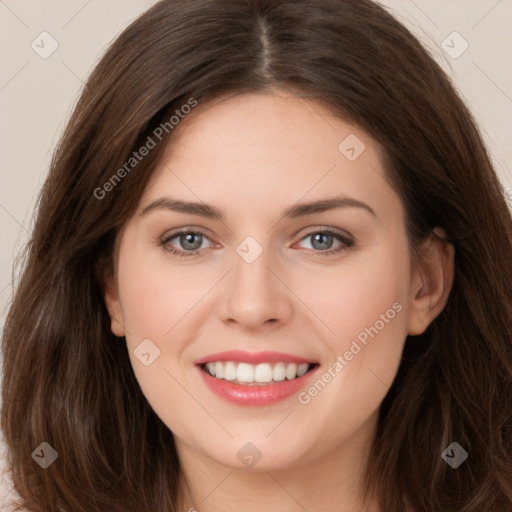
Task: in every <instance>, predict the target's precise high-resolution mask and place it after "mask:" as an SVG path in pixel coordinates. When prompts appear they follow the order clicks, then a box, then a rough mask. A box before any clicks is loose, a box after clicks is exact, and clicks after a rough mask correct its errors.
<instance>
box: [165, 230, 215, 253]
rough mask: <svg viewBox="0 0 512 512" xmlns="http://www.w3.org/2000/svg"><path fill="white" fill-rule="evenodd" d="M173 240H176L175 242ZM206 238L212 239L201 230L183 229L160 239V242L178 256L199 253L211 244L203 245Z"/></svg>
mask: <svg viewBox="0 0 512 512" xmlns="http://www.w3.org/2000/svg"><path fill="white" fill-rule="evenodd" d="M173 240H176V241H175V242H174V243H173V242H172V241H173ZM206 240H208V241H209V240H210V239H209V238H208V237H207V236H206V235H205V234H204V233H202V232H201V231H192V230H182V231H178V232H174V233H171V234H170V235H166V236H165V237H164V238H162V239H161V240H160V244H161V245H162V246H163V247H164V249H165V250H167V251H169V252H171V253H173V254H176V255H178V256H190V255H194V254H198V253H199V251H200V250H201V249H204V248H205V247H208V246H209V245H211V244H206V245H205V246H203V243H204V242H205V241H206ZM176 246H177V247H176Z"/></svg>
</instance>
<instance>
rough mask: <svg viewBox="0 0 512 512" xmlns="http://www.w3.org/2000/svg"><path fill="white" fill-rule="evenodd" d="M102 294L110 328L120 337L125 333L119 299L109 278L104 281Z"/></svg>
mask: <svg viewBox="0 0 512 512" xmlns="http://www.w3.org/2000/svg"><path fill="white" fill-rule="evenodd" d="M103 295H104V299H105V305H106V306H107V310H108V314H109V315H110V329H111V331H112V332H113V333H114V334H115V335H116V336H118V337H122V336H124V335H125V329H124V321H123V311H122V309H121V302H120V301H119V294H118V292H117V290H116V287H115V285H114V283H113V282H112V280H111V279H109V280H108V281H107V282H106V283H105V288H104V294H103Z"/></svg>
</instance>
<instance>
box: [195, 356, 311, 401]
mask: <svg viewBox="0 0 512 512" xmlns="http://www.w3.org/2000/svg"><path fill="white" fill-rule="evenodd" d="M195 364H196V365H197V367H198V368H199V370H200V373H201V377H202V378H203V380H204V382H205V383H206V385H207V386H208V387H209V389H210V390H211V391H213V392H214V393H215V394H216V395H217V396H219V397H221V398H223V399H224V400H227V401H229V402H231V403H234V404H236V405H252V406H255V405H270V404H273V403H276V402H279V401H281V400H284V399H285V398H287V397H289V396H291V395H293V394H295V393H296V392H298V391H299V390H300V389H301V388H302V387H303V386H304V385H305V384H306V381H307V380H309V379H310V378H311V375H312V374H313V373H315V370H316V369H317V367H318V364H317V363H316V362H315V361H313V360H311V359H306V358H302V357H298V356H294V355H291V354H285V353H282V352H270V351H266V352H244V351H239V350H231V351H227V352H220V353H217V354H212V355H210V356H207V357H205V358H202V359H199V360H197V361H195Z"/></svg>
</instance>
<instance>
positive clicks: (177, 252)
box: [159, 228, 354, 258]
mask: <svg viewBox="0 0 512 512" xmlns="http://www.w3.org/2000/svg"><path fill="white" fill-rule="evenodd" d="M318 233H322V234H324V235H332V236H333V237H334V238H336V239H337V240H338V241H340V242H341V243H342V245H340V246H339V247H337V248H336V249H328V250H326V251H316V250H314V249H309V251H311V252H312V253H313V254H314V255H315V256H319V257H321V258H323V257H327V256H330V255H333V254H338V253H341V252H343V251H346V250H347V249H350V248H351V247H353V246H354V241H353V240H350V239H349V238H346V237H344V236H343V235H341V234H340V233H339V232H338V231H335V230H333V229H330V228H324V229H317V230H316V231H311V232H310V233H308V234H307V235H305V236H303V237H302V238H301V239H300V240H299V242H300V241H302V240H304V239H306V238H308V237H310V236H313V235H316V234H318ZM183 234H191V235H202V236H203V237H205V238H207V239H209V238H208V236H207V235H206V234H205V233H204V232H202V231H199V230H197V231H195V230H191V229H181V230H179V231H175V232H174V233H171V234H170V235H166V236H164V237H163V238H161V239H160V240H159V244H160V245H161V246H162V247H163V248H164V250H166V251H168V252H170V253H171V254H174V255H176V256H179V257H182V258H186V257H190V256H196V255H198V254H200V253H201V251H203V249H199V250H196V251H180V250H178V249H176V248H174V247H173V246H169V245H168V244H169V242H170V241H171V240H173V239H174V238H176V237H177V236H179V235H183Z"/></svg>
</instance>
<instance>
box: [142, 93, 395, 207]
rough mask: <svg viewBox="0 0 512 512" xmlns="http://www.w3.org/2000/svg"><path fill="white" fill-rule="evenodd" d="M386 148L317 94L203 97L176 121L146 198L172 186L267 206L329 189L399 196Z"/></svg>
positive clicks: (199, 195)
mask: <svg viewBox="0 0 512 512" xmlns="http://www.w3.org/2000/svg"><path fill="white" fill-rule="evenodd" d="M381 151H382V150H381V148H380V146H379V144H378V143H377V142H376V141H374V140H373V139H372V138H371V137H370V136H369V135H368V134H367V133H365V132H364V131H362V130H361V129H360V128H359V127H357V126H354V125H352V124H350V123H348V122H347V121H345V120H343V119H341V118H339V117H338V116H336V115H335V114H334V113H332V112H330V111H329V110H328V109H327V108H326V106H325V105H323V104H321V103H319V102H315V101H313V100H310V99H307V100H306V99H303V98H298V97H295V96H293V95H291V94H289V93H283V92H282V91H279V92H277V93H275V94H265V93H261V94H243V95H236V96H231V97H226V98H221V99H219V100H215V101H212V102H209V103H205V104H200V105H198V106H197V107H196V108H195V109H194V110H193V111H192V112H191V113H190V114H189V115H187V116H186V117H185V119H183V120H182V121H181V122H180V124H179V125H178V126H177V127H176V128H175V129H174V131H173V133H172V137H171V139H170V141H169V143H168V146H167V148H166V149H165V152H164V154H163V157H162V158H161V160H160V162H159V164H158V165H157V168H156V169H155V172H154V174H153V176H152V178H151V180H150V182H149V184H148V186H147V189H146V191H145V193H144V197H143V201H142V202H147V201H148V200H150V199H154V198H155V197H157V196H158V195H161V194H163V193H171V192H172V195H173V196H180V197H182V198H183V199H186V200H190V201H198V200H202V201H205V202H208V203H217V204H218V203H225V202H226V201H227V200H229V202H230V204H231V205H233V206H235V205H236V204H237V203H238V205H239V206H240V207H243V206H245V207H246V208H249V207H257V206H258V207H259V209H260V210H261V207H262V206H263V205H269V204H270V203H279V204H280V205H281V206H289V204H290V203H293V202H297V201H299V200H300V199H301V198H304V199H307V200H314V199H318V198H324V197H325V196H326V195H329V196H333V195H350V196H357V198H358V199H360V200H363V201H365V202H366V201H368V200H369V199H372V200H373V201H379V200H383V201H389V200H392V199H394V200H395V201H396V200H397V197H396V196H395V197H394V198H393V197H392V196H393V194H394V192H393V191H392V189H391V188H390V186H389V184H388V182H387V180H386V178H385V170H384V168H383V164H382V159H381V154H382V153H381ZM251 210H252V208H251Z"/></svg>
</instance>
